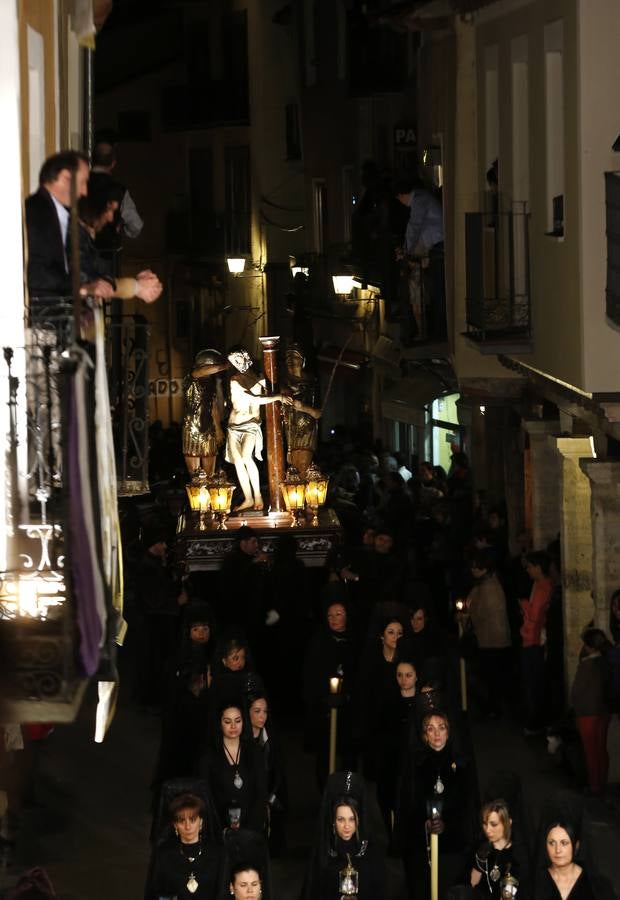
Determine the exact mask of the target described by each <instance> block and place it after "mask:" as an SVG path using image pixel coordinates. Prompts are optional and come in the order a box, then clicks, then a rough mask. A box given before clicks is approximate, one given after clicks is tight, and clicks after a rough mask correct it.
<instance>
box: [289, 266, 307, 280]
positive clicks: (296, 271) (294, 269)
mask: <svg viewBox="0 0 620 900" xmlns="http://www.w3.org/2000/svg"><path fill="white" fill-rule="evenodd" d="M309 274H310V269H309V268H308V266H291V275H292V276H293V278H295V276H296V275H303V276H304V277H305V278H307V277H308V275H309Z"/></svg>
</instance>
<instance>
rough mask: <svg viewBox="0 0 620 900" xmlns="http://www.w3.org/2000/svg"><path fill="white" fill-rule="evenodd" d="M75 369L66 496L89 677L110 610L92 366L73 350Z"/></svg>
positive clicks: (69, 393)
mask: <svg viewBox="0 0 620 900" xmlns="http://www.w3.org/2000/svg"><path fill="white" fill-rule="evenodd" d="M71 360H72V363H73V366H74V370H73V371H72V372H71V374H68V375H67V376H66V382H65V390H66V404H67V416H66V417H65V420H64V421H65V428H66V433H65V439H64V451H65V452H64V457H65V458H64V465H63V471H64V479H65V483H66V494H67V526H68V537H69V566H70V572H71V579H72V585H73V596H74V599H75V607H76V618H77V626H78V631H79V636H80V642H79V649H78V657H79V661H80V663H81V667H82V670H83V672H84V674H85V675H93V674H94V673H95V672H96V671H97V668H98V667H99V658H100V651H101V648H102V646H103V643H104V640H105V633H106V624H107V609H106V599H105V583H104V578H103V571H102V567H101V564H100V545H99V536H98V529H97V521H96V518H95V503H97V505H98V497H97V486H96V482H95V481H94V479H95V478H96V472H95V470H94V466H93V456H92V453H91V446H90V437H89V436H92V435H94V422H93V416H94V407H95V403H94V365H93V362H92V360H91V358H90V356H89V354H88V353H87V352H86V350H84V349H83V348H82V347H79V346H74V347H73V348H72V350H71Z"/></svg>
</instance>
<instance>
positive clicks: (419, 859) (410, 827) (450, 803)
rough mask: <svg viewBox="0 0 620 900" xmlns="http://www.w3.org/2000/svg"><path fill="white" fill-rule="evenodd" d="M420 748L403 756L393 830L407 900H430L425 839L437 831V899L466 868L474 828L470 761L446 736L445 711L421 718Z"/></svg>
mask: <svg viewBox="0 0 620 900" xmlns="http://www.w3.org/2000/svg"><path fill="white" fill-rule="evenodd" d="M422 733H423V740H424V746H423V747H422V748H421V749H420V750H418V752H416V753H415V754H412V755H408V756H407V757H406V760H405V767H404V770H403V776H402V781H401V787H400V794H399V802H398V810H397V822H396V831H397V839H398V841H399V847H400V851H401V854H402V858H403V864H404V867H405V876H406V881H407V891H408V894H409V897H410V898H415V900H427V898H430V843H431V840H430V837H431V834H438V835H439V897H440V900H442V898H445V897H446V896H447V892H448V889H449V888H450V887H451V886H452V885H453V884H454V883H455V882H456V881H457V879H458V877H459V876H460V875H461V873H462V872H463V870H464V869H465V865H466V860H467V854H468V850H469V848H470V847H471V845H472V842H473V839H474V835H475V834H476V831H477V827H476V825H477V822H476V820H477V811H478V791H477V779H476V772H475V765H474V761H473V759H472V758H471V757H468V756H467V755H466V754H464V753H463V752H462V750H461V748H460V746H458V742H456V741H454V739H453V738H451V734H450V723H449V721H448V717H447V715H446V714H445V713H440V712H437V713H432V714H430V715H427V716H425V717H424V720H423V722H422Z"/></svg>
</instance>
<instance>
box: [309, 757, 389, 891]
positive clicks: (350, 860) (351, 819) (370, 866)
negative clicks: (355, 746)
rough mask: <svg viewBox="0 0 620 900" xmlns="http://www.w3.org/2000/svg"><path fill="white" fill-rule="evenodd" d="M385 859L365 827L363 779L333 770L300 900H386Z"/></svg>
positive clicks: (322, 805)
mask: <svg viewBox="0 0 620 900" xmlns="http://www.w3.org/2000/svg"><path fill="white" fill-rule="evenodd" d="M385 883H386V873H385V859H384V856H383V852H382V850H381V849H380V847H379V846H378V844H377V842H376V841H375V840H374V838H373V836H372V835H371V834H370V833H369V831H368V827H367V810H366V791H365V786H364V781H363V779H362V778H360V776H359V775H356V774H355V773H353V772H335V773H334V774H333V775H330V776H329V778H328V779H327V783H326V785H325V790H324V792H323V798H322V800H321V809H320V812H319V822H318V833H317V837H316V841H315V845H314V849H313V852H312V856H311V858H310V863H309V865H308V868H307V870H306V877H305V880H304V886H303V889H302V893H301V897H302V900H316V898H319V897H320V898H321V900H340V898H341V897H342V896H343V895H344V896H347V895H351V894H354V895H355V896H356V897H357V898H358V900H383V898H384V897H385Z"/></svg>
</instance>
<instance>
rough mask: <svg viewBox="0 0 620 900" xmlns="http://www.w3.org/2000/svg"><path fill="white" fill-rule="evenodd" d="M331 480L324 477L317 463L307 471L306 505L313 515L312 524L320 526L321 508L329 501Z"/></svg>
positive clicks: (312, 464) (311, 465)
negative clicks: (328, 493) (328, 491)
mask: <svg viewBox="0 0 620 900" xmlns="http://www.w3.org/2000/svg"><path fill="white" fill-rule="evenodd" d="M328 481H329V479H328V478H326V477H325V475H323V473H322V472H321V470H320V469H319V468H318V466H317V465H316V464H315V463H310V465H309V466H308V469H307V470H306V503H307V504H308V509H309V510H310V512H311V513H312V524H313V525H314V526H316V525H318V524H319V507H320V506H323V505H324V503H325V500H326V499H327V485H328Z"/></svg>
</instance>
